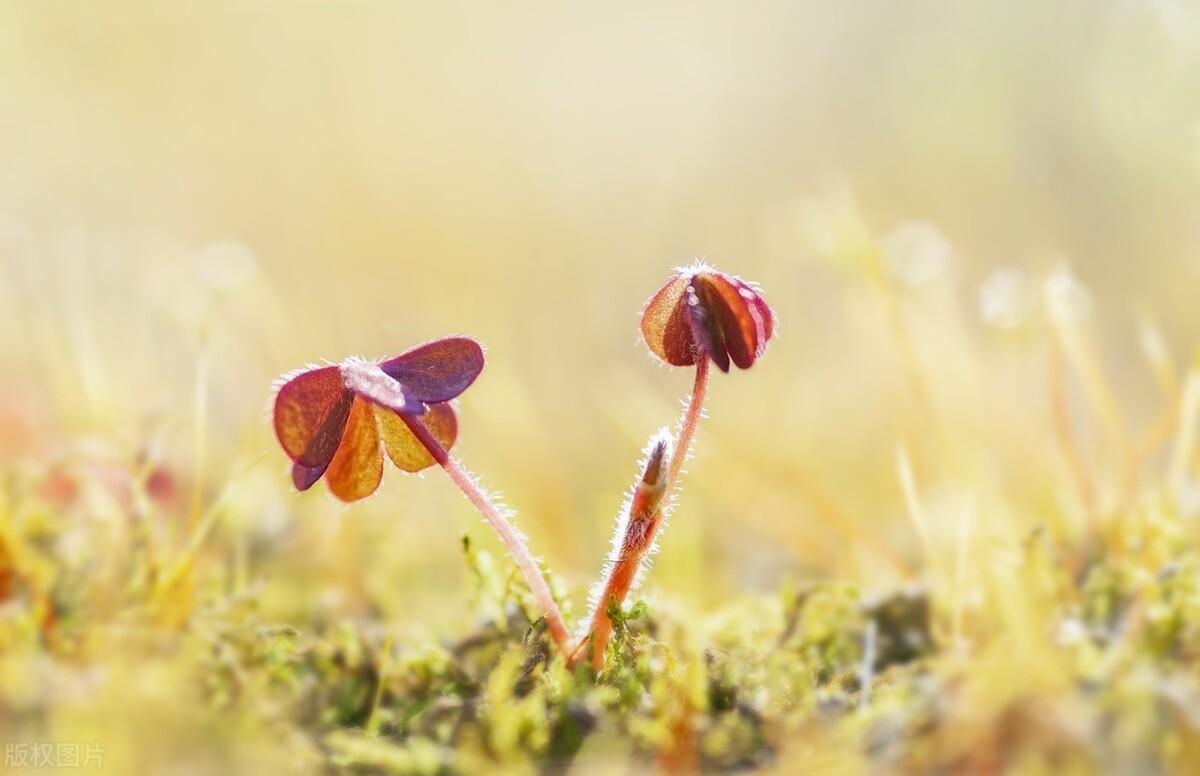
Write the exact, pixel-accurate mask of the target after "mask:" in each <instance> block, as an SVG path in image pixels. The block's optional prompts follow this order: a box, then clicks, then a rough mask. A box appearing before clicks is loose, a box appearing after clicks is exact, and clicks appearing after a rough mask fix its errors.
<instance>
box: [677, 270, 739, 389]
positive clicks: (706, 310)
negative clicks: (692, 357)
mask: <svg viewBox="0 0 1200 776" xmlns="http://www.w3.org/2000/svg"><path fill="white" fill-rule="evenodd" d="M709 277H710V275H707V274H704V275H696V276H695V277H693V278H692V279H691V280H690V281H689V283H688V286H687V292H686V293H685V294H684V299H683V304H684V306H685V307H686V308H687V312H688V323H689V324H690V325H691V330H692V341H693V342H694V343H695V344H696V350H697V351H699V353H700V354H701V356H708V357H711V358H712V360H713V363H714V364H716V365H717V368H718V369H720V370H721V371H722V372H728V371H729V351H728V350H727V349H726V345H725V336H724V334H723V333H722V331H721V321H720V317H719V316H718V315H717V313H716V309H717V308H718V307H720V306H721V301H720V297H719V295H718V294H717V292H716V290H715V289H714V288H713V284H712V282H711V281H710V280H709Z"/></svg>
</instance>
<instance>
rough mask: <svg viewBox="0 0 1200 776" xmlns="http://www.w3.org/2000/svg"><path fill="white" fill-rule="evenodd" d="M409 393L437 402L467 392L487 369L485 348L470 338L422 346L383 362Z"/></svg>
mask: <svg viewBox="0 0 1200 776" xmlns="http://www.w3.org/2000/svg"><path fill="white" fill-rule="evenodd" d="M379 366H380V368H381V369H383V371H384V372H386V373H387V374H388V375H389V376H390V377H392V378H393V379H394V380H397V381H399V382H400V383H401V384H402V385H403V386H404V391H405V393H407V394H408V395H409V396H412V397H413V398H414V399H418V400H420V401H423V402H426V403H429V404H435V403H437V402H444V401H450V400H451V399H453V398H454V397H455V396H458V395H459V394H460V393H462V392H463V391H465V390H466V389H467V387H468V386H470V385H471V383H473V382H475V378H476V377H478V376H479V373H480V372H482V371H483V348H481V347H479V343H478V342H476V341H475V340H473V339H470V338H468V337H446V338H445V339H440V340H434V341H433V342H427V343H425V344H424V345H418V346H417V347H415V348H413V349H412V350H409V351H406V352H404V353H401V354H400V355H398V356H396V357H395V358H391V359H388V360H387V361H384V362H383V363H382V364H380V365H379Z"/></svg>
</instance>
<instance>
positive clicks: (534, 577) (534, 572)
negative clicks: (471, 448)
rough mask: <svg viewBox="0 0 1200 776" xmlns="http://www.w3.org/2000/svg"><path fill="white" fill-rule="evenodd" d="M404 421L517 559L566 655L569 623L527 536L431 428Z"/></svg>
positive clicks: (416, 419) (411, 419)
mask: <svg viewBox="0 0 1200 776" xmlns="http://www.w3.org/2000/svg"><path fill="white" fill-rule="evenodd" d="M400 417H401V418H403V419H404V422H405V424H406V425H407V426H408V427H409V429H410V430H411V431H412V432H413V434H415V435H416V437H417V439H418V440H420V442H421V444H422V445H424V446H425V449H426V450H428V451H429V454H430V455H431V456H433V459H434V460H435V461H437V462H438V464H440V465H441V467H442V468H443V469H445V470H446V474H448V475H450V479H451V480H452V481H453V482H454V484H455V485H457V486H458V489H459V490H461V491H462V492H463V495H464V496H466V497H467V500H468V501H470V502H471V504H472V505H473V506H474V507H475V509H477V510H478V511H479V513H480V514H481V515H483V519H484V520H486V521H487V523H488V525H490V526H491V527H492V530H493V531H495V532H496V535H497V536H499V537H500V541H501V542H502V543H503V544H504V547H505V548H506V549H507V550H508V554H509V555H510V556H512V559H513V560H514V561H516V563H517V568H519V569H520V570H521V575H522V576H524V577H525V582H526V584H528V585H529V590H530V592H532V593H533V598H534V600H535V601H537V605H538V608H540V609H541V610H542V613H543V614H544V615H545V617H546V625H547V626H548V627H549V628H550V635H551V636H552V637H553V638H554V643H555V644H557V645H558V648H559V650H561V651H562V652H563V654H567V653H568V650H569V648H570V644H569V642H570V635H569V634H568V633H567V626H566V624H565V623H564V622H563V616H562V612H560V611H559V610H558V604H557V603H555V601H554V596H553V595H551V594H550V586H549V585H548V584H546V578H545V577H544V576H543V575H542V570H541V569H540V568H539V567H538V564H537V561H536V560H535V559H534V557H533V553H531V552H530V551H529V545H528V544H526V542H525V537H524V536H522V535H521V532H520V531H518V530H517V527H516V526H515V525H513V524H512V522H510V521H509V519H508V518H507V517H506V516H505V514H504V510H503V509H501V508H500V507H498V506H496V504H494V503H493V502H492V500H491V499H490V498H488V495H487V494H486V493H484V492H483V489H482V488H480V487H479V485H478V484H476V482H475V478H473V477H472V476H471V475H470V473H469V472H467V470H466V469H464V468H463V467H462V464H460V463H459V462H458V461H457V460H455V459H454V458H451V457H450V454H449V453H447V452H446V449H445V448H444V447H442V444H441V442H438V440H437V439H435V438H434V437H433V435H432V434H431V433H429V429H427V428H425V425H424V424H423V423H421V421H420V420H419V419H418V418H412V417H409V416H408V415H401V416H400Z"/></svg>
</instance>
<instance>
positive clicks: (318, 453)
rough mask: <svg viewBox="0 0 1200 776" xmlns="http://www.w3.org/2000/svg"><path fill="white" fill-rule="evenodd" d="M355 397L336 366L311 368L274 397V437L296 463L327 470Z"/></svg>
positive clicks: (309, 467)
mask: <svg viewBox="0 0 1200 776" xmlns="http://www.w3.org/2000/svg"><path fill="white" fill-rule="evenodd" d="M351 399H353V396H352V394H351V393H350V391H349V390H348V389H347V388H346V385H345V383H343V382H342V375H341V371H340V370H339V369H338V368H337V367H336V366H327V367H321V368H320V369H312V370H309V371H307V372H303V373H302V374H299V375H297V376H296V377H294V378H292V379H291V380H289V381H288V382H286V383H284V385H283V387H282V388H280V389H279V393H278V394H276V396H275V435H276V436H277V437H278V438H279V444H280V445H282V446H283V450H284V452H285V453H287V454H288V457H289V458H291V459H292V460H293V461H294V462H296V463H298V464H300V465H301V466H302V467H304V468H308V469H312V468H324V467H325V466H326V465H328V464H329V461H330V459H331V458H333V454H334V452H336V451H337V448H338V443H339V442H340V441H341V439H342V429H343V428H344V427H345V425H346V418H347V417H348V416H349V415H350V402H351Z"/></svg>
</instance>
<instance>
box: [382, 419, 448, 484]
mask: <svg viewBox="0 0 1200 776" xmlns="http://www.w3.org/2000/svg"><path fill="white" fill-rule="evenodd" d="M375 417H376V419H377V420H378V421H379V432H380V436H382V438H383V449H385V450H387V454H388V458H391V459H392V463H394V464H396V467H397V468H399V469H401V470H403V471H406V472H419V471H421V470H422V469H426V468H428V467H430V466H433V465H434V464H435V463H437V461H436V460H434V458H433V456H432V455H430V453H429V451H428V450H426V449H425V446H424V445H422V444H421V442H420V441H419V440H418V439H417V437H416V435H415V434H413V432H412V430H411V429H410V428H409V427H408V424H406V423H405V422H404V418H402V417H400V416H399V415H398V414H397V413H395V412H392V411H391V410H389V409H388V408H386V407H376V408H375ZM409 419H410V420H411V421H412V422H414V423H421V424H423V425H424V426H425V428H427V429H428V430H429V433H430V434H432V435H433V438H434V439H436V440H437V441H438V442H440V443H441V445H442V447H443V448H444V449H446V450H449V449H450V448H452V447H453V446H454V441H455V439H456V438H457V437H458V418H457V417H456V416H455V414H454V409H453V408H452V407H451V406H450V405H449V404H434V405H431V406H430V407H429V410H428V411H427V412H426V413H425V414H424V415H421V416H419V417H411V416H410V418H409Z"/></svg>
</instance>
